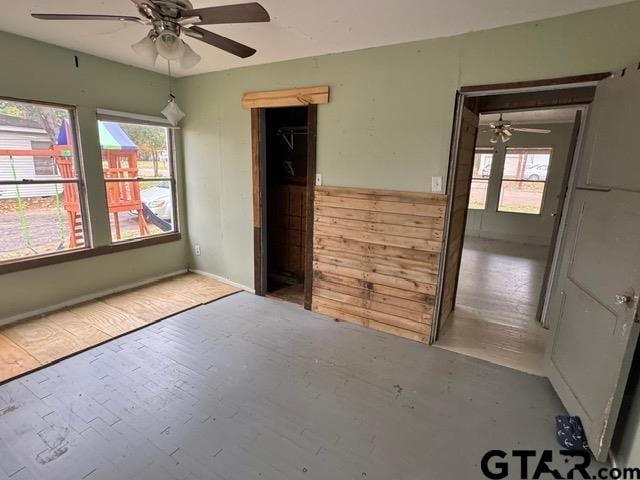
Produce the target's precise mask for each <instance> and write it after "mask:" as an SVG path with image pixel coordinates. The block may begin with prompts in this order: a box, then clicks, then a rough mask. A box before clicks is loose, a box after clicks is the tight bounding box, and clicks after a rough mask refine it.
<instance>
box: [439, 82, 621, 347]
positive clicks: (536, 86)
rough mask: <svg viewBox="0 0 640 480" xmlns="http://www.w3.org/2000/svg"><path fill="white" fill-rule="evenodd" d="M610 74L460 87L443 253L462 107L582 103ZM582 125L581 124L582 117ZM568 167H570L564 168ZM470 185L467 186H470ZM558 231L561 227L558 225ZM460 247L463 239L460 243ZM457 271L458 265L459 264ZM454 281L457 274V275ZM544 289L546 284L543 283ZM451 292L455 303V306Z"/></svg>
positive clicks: (443, 264)
mask: <svg viewBox="0 0 640 480" xmlns="http://www.w3.org/2000/svg"><path fill="white" fill-rule="evenodd" d="M610 75H611V73H609V72H603V73H594V74H589V75H580V76H572V77H563V78H553V79H548V80H535V81H529V82H514V83H502V84H495V85H478V86H469V87H462V88H460V89H459V91H457V92H456V97H455V107H454V118H453V130H452V137H451V149H450V153H449V170H448V177H447V190H446V193H447V208H446V212H445V227H444V239H443V250H442V251H443V252H446V251H447V247H448V239H449V233H450V231H451V229H452V227H453V225H452V222H451V218H450V216H451V213H452V212H451V206H452V201H453V198H454V196H455V192H454V191H453V190H454V186H455V185H454V184H453V179H454V178H455V176H456V171H457V158H458V143H459V140H460V131H459V129H460V126H461V114H462V108H463V106H467V107H468V108H472V109H473V110H474V111H475V113H478V114H480V113H491V112H497V111H508V110H524V109H541V108H553V107H565V106H584V105H588V104H589V103H591V101H592V100H593V95H594V94H595V88H596V85H597V82H599V81H600V80H602V79H604V78H607V77H609V76H610ZM582 120H583V121H582V122H581V127H584V124H585V122H584V118H582ZM567 168H568V169H569V170H570V169H571V166H568V167H567ZM469 188H470V185H469ZM559 230H560V228H559ZM561 234H562V232H561V231H559V232H556V239H555V240H554V244H553V246H552V248H554V249H556V248H557V245H558V243H559V241H560V240H561ZM459 248H462V242H461V244H460V246H459ZM446 257H447V256H446V255H442V256H441V259H440V269H439V271H440V272H445V271H446V270H445V268H446V260H447V259H446ZM552 270H553V267H551V268H550V274H549V276H548V278H547V286H548V285H549V284H550V282H551V281H553V274H552V273H551V272H552ZM458 274H459V265H458ZM456 283H457V275H456ZM445 286H446V285H445V279H444V275H442V274H441V275H439V278H438V286H437V291H436V303H435V308H434V316H433V328H432V331H431V338H430V343H435V342H436V341H437V339H438V335H439V330H440V328H439V327H440V325H442V324H443V323H444V321H446V319H441V318H440V313H441V312H440V308H441V303H442V297H443V294H444V291H445ZM545 288H546V286H545ZM455 295H456V293H455V292H454V305H455Z"/></svg>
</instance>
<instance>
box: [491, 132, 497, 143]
mask: <svg viewBox="0 0 640 480" xmlns="http://www.w3.org/2000/svg"><path fill="white" fill-rule="evenodd" d="M489 143H498V134H497V133H494V134H493V135H491V138H490V139H489Z"/></svg>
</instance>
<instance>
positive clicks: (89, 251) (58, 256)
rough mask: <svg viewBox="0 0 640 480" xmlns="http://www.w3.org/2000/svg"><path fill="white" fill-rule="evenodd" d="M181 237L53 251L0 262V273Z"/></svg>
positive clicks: (166, 236)
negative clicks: (61, 251) (47, 253)
mask: <svg viewBox="0 0 640 480" xmlns="http://www.w3.org/2000/svg"><path fill="white" fill-rule="evenodd" d="M181 238H182V234H181V233H180V232H174V233H165V234H163V235H157V236H154V237H150V238H141V239H136V240H129V241H126V242H120V243H114V244H111V245H103V246H100V247H92V248H83V249H79V250H72V251H70V252H64V253H54V254H51V255H43V256H39V257H33V258H26V259H24V260H11V261H8V262H5V263H0V275H3V274H5V273H13V272H19V271H21V270H29V269H32V268H38V267H45V266H48V265H55V264H58V263H65V262H71V261H73V260H80V259H83V258H91V257H97V256H100V255H108V254H110V253H117V252H124V251H127V250H133V249H136V248H143V247H150V246H152V245H160V244H163V243H170V242H177V241H178V240H180V239H181Z"/></svg>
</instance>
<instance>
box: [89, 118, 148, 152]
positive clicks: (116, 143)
mask: <svg viewBox="0 0 640 480" xmlns="http://www.w3.org/2000/svg"><path fill="white" fill-rule="evenodd" d="M98 134H99V135H100V148H101V149H102V150H137V149H138V147H137V146H136V144H135V143H133V141H132V140H131V139H130V138H129V137H128V136H127V134H126V133H124V130H122V127H120V125H118V124H117V123H115V122H98Z"/></svg>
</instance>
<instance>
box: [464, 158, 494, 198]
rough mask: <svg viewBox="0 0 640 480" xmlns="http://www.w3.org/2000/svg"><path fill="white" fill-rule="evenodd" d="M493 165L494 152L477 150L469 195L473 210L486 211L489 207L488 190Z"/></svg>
mask: <svg viewBox="0 0 640 480" xmlns="http://www.w3.org/2000/svg"><path fill="white" fill-rule="evenodd" d="M492 164H493V150H476V153H475V155H474V157H473V172H472V175H471V192H470V194H469V208H470V209H472V210H484V209H485V207H486V205H487V188H488V186H489V177H490V176H491V165H492Z"/></svg>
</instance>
